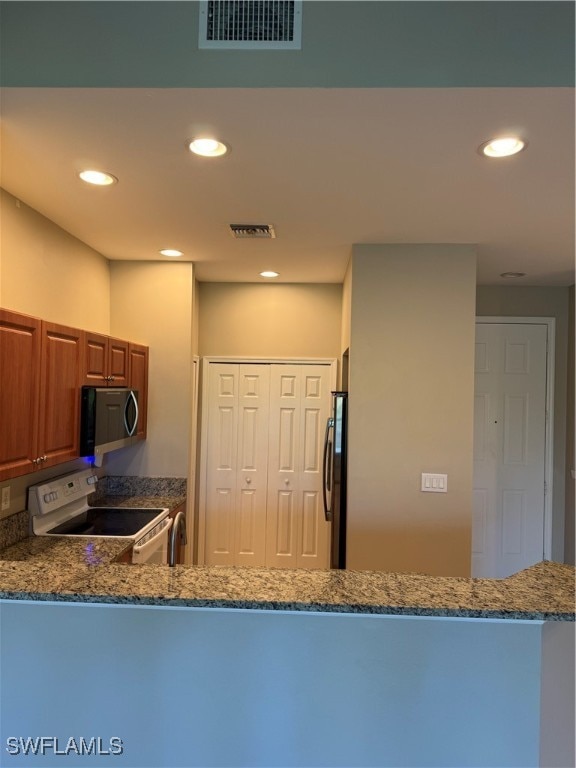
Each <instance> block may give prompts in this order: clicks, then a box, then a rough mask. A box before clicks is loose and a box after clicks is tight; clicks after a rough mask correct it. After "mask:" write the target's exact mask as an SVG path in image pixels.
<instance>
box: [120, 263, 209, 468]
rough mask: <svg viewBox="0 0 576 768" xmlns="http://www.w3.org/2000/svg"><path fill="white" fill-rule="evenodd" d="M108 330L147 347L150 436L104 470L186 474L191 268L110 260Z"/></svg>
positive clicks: (188, 458)
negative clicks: (148, 358)
mask: <svg viewBox="0 0 576 768" xmlns="http://www.w3.org/2000/svg"><path fill="white" fill-rule="evenodd" d="M110 274H111V305H112V313H111V333H112V334H113V335H115V336H120V337H122V338H127V339H130V340H131V341H138V342H140V343H142V344H147V345H148V346H149V347H150V367H149V382H148V392H149V395H148V439H147V440H146V441H144V442H141V443H139V444H138V445H136V446H134V447H132V448H128V449H124V450H122V451H114V452H113V453H111V454H108V455H107V457H106V458H105V462H106V463H105V468H106V471H107V474H111V475H116V474H118V475H143V476H148V477H187V475H188V470H189V461H190V443H191V434H190V430H191V423H190V421H191V414H192V370H191V365H192V361H191V349H192V322H193V316H194V307H193V297H194V268H193V265H192V264H190V263H175V262H169V263H164V262H158V263H157V262H126V261H123V262H119V261H117V262H112V263H111V264H110Z"/></svg>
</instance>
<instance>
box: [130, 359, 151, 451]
mask: <svg viewBox="0 0 576 768" xmlns="http://www.w3.org/2000/svg"><path fill="white" fill-rule="evenodd" d="M129 357H130V386H131V387H132V389H136V390H138V428H137V430H136V436H137V437H138V438H139V439H140V440H144V439H145V438H146V425H147V418H146V415H147V411H148V347H145V346H143V345H142V344H130V345H129Z"/></svg>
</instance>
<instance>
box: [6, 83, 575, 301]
mask: <svg viewBox="0 0 576 768" xmlns="http://www.w3.org/2000/svg"><path fill="white" fill-rule="evenodd" d="M206 131H208V132H213V133H214V134H216V135H217V136H218V137H220V138H221V139H222V140H224V141H225V142H227V143H228V144H229V146H230V147H231V151H230V153H229V154H228V155H226V156H224V157H222V158H218V159H206V158H199V157H196V156H194V155H192V154H191V153H190V152H189V151H188V150H187V140H189V139H190V138H191V137H193V136H194V135H198V134H199V133H203V132H206ZM510 131H513V132H519V133H520V134H521V135H522V136H523V137H524V138H525V139H527V141H528V143H529V144H528V148H527V150H525V151H524V152H522V153H521V154H520V155H518V156H516V157H512V158H506V159H504V160H500V161H498V160H489V159H486V158H484V157H482V156H480V155H479V154H478V153H477V147H478V145H479V144H480V143H481V142H483V141H485V140H487V139H489V138H492V137H494V136H497V135H502V133H507V132H510ZM1 148H2V160H1V178H0V181H1V185H2V186H3V187H4V188H5V189H6V190H8V192H10V193H11V194H13V195H15V196H16V197H17V198H19V199H20V200H22V201H23V202H24V203H26V204H28V205H30V206H32V207H33V208H35V209H36V210H38V211H39V212H40V213H42V214H43V215H45V216H47V217H48V218H49V219H52V220H53V221H54V222H56V223H57V224H58V225H59V226H61V227H63V228H64V229H65V230H67V231H68V232H70V233H71V234H73V235H75V236H76V237H78V238H79V239H80V240H82V241H84V242H85V243H87V244H88V245H89V246H91V247H92V248H94V249H95V250H97V251H99V252H100V253H102V254H103V255H104V256H106V257H107V258H108V259H129V260H130V259H142V260H149V259H150V260H157V259H159V258H162V257H160V256H159V254H158V251H159V249H160V248H166V247H171V248H178V249H180V250H182V251H184V254H185V255H184V257H182V258H183V259H184V260H187V261H193V262H195V264H196V276H197V278H198V279H199V280H205V281H243V282H246V281H247V282H255V281H258V280H259V279H260V278H258V272H260V271H261V270H263V269H275V270H276V271H278V272H280V275H281V277H280V280H281V281H283V282H341V281H342V278H343V276H344V272H345V269H346V265H347V262H348V259H349V256H350V253H351V249H352V245H353V244H355V243H413V242H424V243H438V242H447V243H477V244H478V282H479V283H481V284H498V283H503V282H505V283H506V284H507V285H509V284H510V283H511V281H510V280H508V281H504V280H503V279H502V278H500V277H499V275H500V273H501V272H504V271H520V272H526V273H527V277H525V278H522V279H521V280H516V281H514V283H513V284H514V285H517V284H524V285H549V286H553V285H570V284H572V283H573V282H574V92H573V90H572V89H568V88H529V89H528V88H473V89H472V88H470V89H468V88H450V89H447V88H446V89H444V88H434V89H421V88H406V89H403V88H398V89H387V88H384V89H380V88H367V89H354V88H349V89H340V88H334V89H323V88H294V89H291V88H282V89H267V88H260V89H243V88H233V89H228V88H220V89H177V88H175V89H156V90H154V89H98V88H94V89H76V88H5V89H3V90H2V93H1ZM83 167H93V168H98V169H102V170H107V171H109V172H111V173H113V174H114V175H116V176H117V177H118V179H119V183H118V184H117V185H115V186H113V187H109V188H93V187H88V186H87V185H85V184H83V183H82V182H80V181H79V180H78V178H77V176H76V173H77V171H79V170H80V169H81V168H83ZM230 223H236V224H237V223H250V224H260V223H264V224H273V225H274V227H275V230H276V234H277V238H276V239H275V240H271V241H268V240H255V241H253V240H235V239H234V238H233V237H232V236H231V234H230V233H229V231H228V228H227V227H228V224H230Z"/></svg>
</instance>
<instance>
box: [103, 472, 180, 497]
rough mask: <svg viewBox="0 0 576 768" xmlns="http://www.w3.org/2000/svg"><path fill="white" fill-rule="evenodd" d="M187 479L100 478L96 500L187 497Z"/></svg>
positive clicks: (113, 476) (122, 476)
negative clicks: (102, 498) (103, 497)
mask: <svg viewBox="0 0 576 768" xmlns="http://www.w3.org/2000/svg"><path fill="white" fill-rule="evenodd" d="M185 495H186V478H185V477H130V476H127V475H107V476H106V477H102V478H100V480H98V484H97V487H96V492H95V497H94V498H95V499H98V498H101V497H102V496H185Z"/></svg>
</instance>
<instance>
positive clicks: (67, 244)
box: [0, 190, 110, 333]
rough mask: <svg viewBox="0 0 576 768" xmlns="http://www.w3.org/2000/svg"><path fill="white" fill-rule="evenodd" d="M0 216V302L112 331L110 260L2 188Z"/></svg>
mask: <svg viewBox="0 0 576 768" xmlns="http://www.w3.org/2000/svg"><path fill="white" fill-rule="evenodd" d="M0 216H1V218H0V221H1V230H0V306H2V307H4V308H5V309H13V310H15V311H17V312H23V313H24V314H27V315H34V316H36V317H41V318H42V319H44V320H50V321H52V322H54V323H62V324H63V325H71V326H73V327H75V328H85V329H87V330H90V331H97V332H99V333H108V332H109V329H110V274H109V271H108V261H107V260H106V259H105V258H104V257H103V256H101V255H100V254H99V253H97V252H96V251H94V250H92V248H89V247H88V246H87V245H85V244H84V243H82V242H81V241H80V240H77V239H76V238H75V237H72V235H70V234H68V232H65V231H64V230H63V229H61V228H60V227H58V226H56V224H54V223H53V222H52V221H50V220H49V219H46V218H45V217H44V216H41V215H40V214H39V213H38V212H37V211H35V210H34V209H33V208H30V207H28V206H27V205H25V204H24V203H21V202H20V201H19V200H17V199H16V198H14V197H12V195H9V194H8V193H7V192H5V191H4V190H0Z"/></svg>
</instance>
